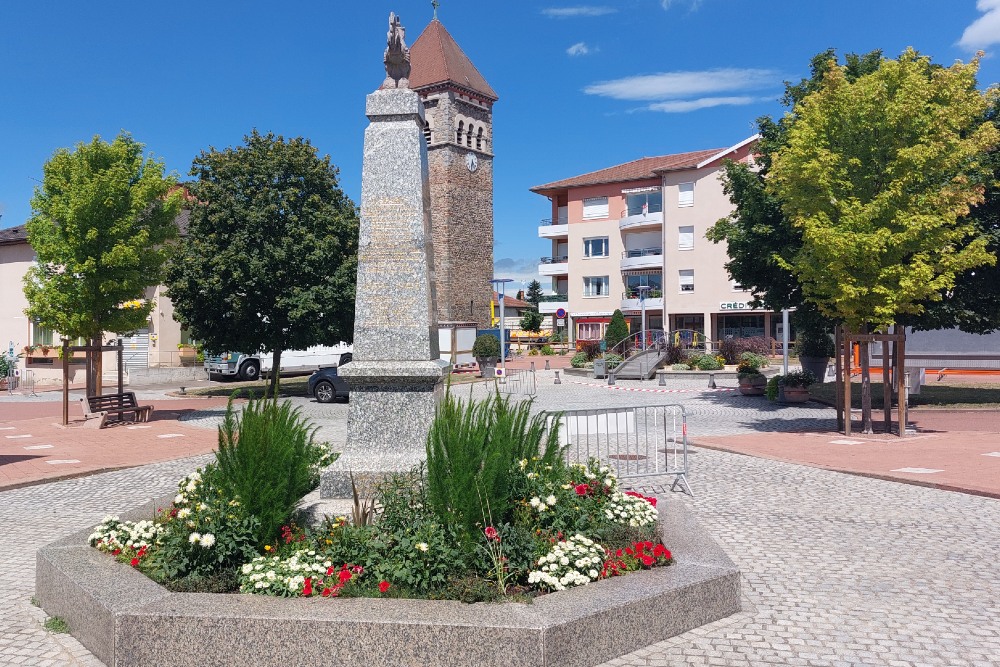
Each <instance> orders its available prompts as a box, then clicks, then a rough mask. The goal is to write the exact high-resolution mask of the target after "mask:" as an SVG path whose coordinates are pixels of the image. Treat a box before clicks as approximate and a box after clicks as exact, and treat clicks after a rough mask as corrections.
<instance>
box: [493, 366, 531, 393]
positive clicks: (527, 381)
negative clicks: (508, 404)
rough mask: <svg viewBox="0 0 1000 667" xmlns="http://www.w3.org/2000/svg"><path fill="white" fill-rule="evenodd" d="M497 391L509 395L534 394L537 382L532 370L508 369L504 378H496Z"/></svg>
mask: <svg viewBox="0 0 1000 667" xmlns="http://www.w3.org/2000/svg"><path fill="white" fill-rule="evenodd" d="M496 386H497V391H498V392H500V393H501V394H507V395H510V396H534V395H535V392H536V391H537V387H538V383H537V382H536V381H535V371H534V370H508V371H507V376H506V378H497V379H496Z"/></svg>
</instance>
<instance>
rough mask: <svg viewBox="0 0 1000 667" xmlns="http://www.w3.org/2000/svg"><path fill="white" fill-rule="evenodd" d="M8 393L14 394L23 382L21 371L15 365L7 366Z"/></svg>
mask: <svg viewBox="0 0 1000 667" xmlns="http://www.w3.org/2000/svg"><path fill="white" fill-rule="evenodd" d="M6 380H7V393H8V394H13V393H14V392H15V391H16V390H17V386H18V384H19V383H20V382H21V371H20V370H19V369H17V368H14V366H13V365H10V366H8V368H7V376H6Z"/></svg>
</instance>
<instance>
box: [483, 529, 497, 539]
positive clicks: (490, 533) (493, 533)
mask: <svg viewBox="0 0 1000 667" xmlns="http://www.w3.org/2000/svg"><path fill="white" fill-rule="evenodd" d="M483 532H484V533H485V534H486V539H488V540H494V541H496V542H499V541H500V534H499V533H497V529H496V528H494V527H493V526H487V527H486V530H484V531H483Z"/></svg>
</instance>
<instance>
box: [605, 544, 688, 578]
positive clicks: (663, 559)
mask: <svg viewBox="0 0 1000 667" xmlns="http://www.w3.org/2000/svg"><path fill="white" fill-rule="evenodd" d="M673 562H674V558H673V555H672V554H671V553H670V550H669V549H667V548H666V547H665V546H663V545H662V544H654V543H653V542H651V541H649V540H646V541H644V542H634V543H633V544H632V546H629V547H625V548H624V549H617V550H616V551H615V552H614V553H613V554H612V553H610V552H609V554H608V558H607V560H605V561H604V565H603V566H602V567H601V579H606V578H608V577H617V576H621V575H623V574H627V573H629V572H634V571H635V570H639V569H647V570H648V569H649V568H651V567H656V566H657V565H670V564H671V563H673Z"/></svg>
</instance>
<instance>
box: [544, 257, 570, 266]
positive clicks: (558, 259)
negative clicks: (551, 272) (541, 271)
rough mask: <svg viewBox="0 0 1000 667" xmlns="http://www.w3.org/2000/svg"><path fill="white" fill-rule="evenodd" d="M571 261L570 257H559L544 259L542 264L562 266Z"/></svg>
mask: <svg viewBox="0 0 1000 667" xmlns="http://www.w3.org/2000/svg"><path fill="white" fill-rule="evenodd" d="M568 261H569V255H559V256H556V257H542V258H541V263H542V264H562V263H563V262H568Z"/></svg>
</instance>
